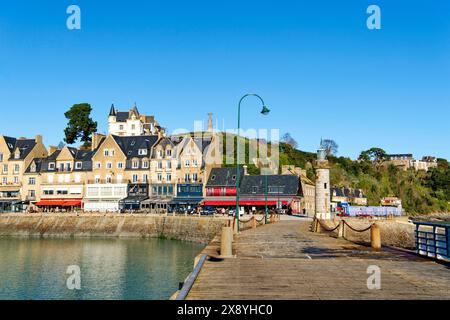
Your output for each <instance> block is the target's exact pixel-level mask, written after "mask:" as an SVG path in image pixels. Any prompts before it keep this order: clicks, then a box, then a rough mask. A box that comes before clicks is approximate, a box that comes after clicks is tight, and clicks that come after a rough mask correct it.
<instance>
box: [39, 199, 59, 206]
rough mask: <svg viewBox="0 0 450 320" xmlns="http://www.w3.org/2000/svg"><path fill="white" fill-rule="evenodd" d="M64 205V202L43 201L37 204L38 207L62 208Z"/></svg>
mask: <svg viewBox="0 0 450 320" xmlns="http://www.w3.org/2000/svg"><path fill="white" fill-rule="evenodd" d="M63 204H64V201H62V200H42V201H39V202H38V203H36V205H37V206H62V205H63Z"/></svg>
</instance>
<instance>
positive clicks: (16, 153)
mask: <svg viewBox="0 0 450 320" xmlns="http://www.w3.org/2000/svg"><path fill="white" fill-rule="evenodd" d="M14 159H20V150H19V149H17V151H16V152H15V153H14Z"/></svg>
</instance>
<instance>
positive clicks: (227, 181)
mask: <svg viewBox="0 0 450 320" xmlns="http://www.w3.org/2000/svg"><path fill="white" fill-rule="evenodd" d="M240 169H241V170H240V172H241V177H243V176H244V169H243V168H242V167H241V168H240ZM233 177H236V168H213V169H212V170H211V174H210V175H209V179H208V183H207V184H206V186H207V187H233V186H236V180H235V179H233ZM241 182H242V181H241Z"/></svg>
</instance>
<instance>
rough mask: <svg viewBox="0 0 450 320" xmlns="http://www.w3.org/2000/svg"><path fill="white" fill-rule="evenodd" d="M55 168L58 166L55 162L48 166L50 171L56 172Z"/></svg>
mask: <svg viewBox="0 0 450 320" xmlns="http://www.w3.org/2000/svg"><path fill="white" fill-rule="evenodd" d="M55 166H56V164H55V163H54V162H50V163H49V164H48V170H55Z"/></svg>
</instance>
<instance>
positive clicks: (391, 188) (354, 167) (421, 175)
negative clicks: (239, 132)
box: [224, 135, 450, 214]
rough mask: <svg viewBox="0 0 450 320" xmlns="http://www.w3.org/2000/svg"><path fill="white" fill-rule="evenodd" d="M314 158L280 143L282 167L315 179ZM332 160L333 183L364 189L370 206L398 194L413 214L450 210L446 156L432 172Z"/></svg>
mask: <svg viewBox="0 0 450 320" xmlns="http://www.w3.org/2000/svg"><path fill="white" fill-rule="evenodd" d="M233 137H235V136H234V135H233ZM229 139H230V138H229ZM225 142H226V139H225ZM225 142H224V145H225V144H226V143H225ZM245 144H246V162H247V165H248V167H249V173H250V174H259V173H260V170H259V168H257V167H256V166H255V165H254V164H253V163H251V162H249V160H248V145H249V140H248V139H245ZM315 159H316V154H315V153H311V152H304V151H300V150H297V149H294V148H293V147H291V146H290V145H289V144H285V143H281V144H280V167H281V166H282V165H286V164H290V165H295V166H299V167H302V168H305V169H306V170H307V175H308V178H310V179H311V180H313V181H314V180H315V172H314V168H313V165H312V164H313V163H314V160H315ZM329 161H330V166H331V170H330V178H331V185H332V186H340V187H350V188H359V189H362V190H363V191H364V193H365V194H366V195H367V198H368V203H369V205H379V203H380V199H381V198H382V197H386V196H397V197H399V198H401V199H402V201H403V207H404V209H405V210H406V211H407V212H408V213H410V214H431V213H438V212H450V166H449V163H448V161H447V160H445V159H439V160H438V168H434V169H431V170H430V171H429V172H423V171H419V172H416V171H414V170H408V171H402V170H400V169H398V168H397V167H395V166H393V165H390V166H386V165H383V164H380V163H377V162H372V161H370V160H366V161H354V160H351V159H350V158H346V157H330V158H329ZM232 165H234V164H228V165H226V166H232Z"/></svg>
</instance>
